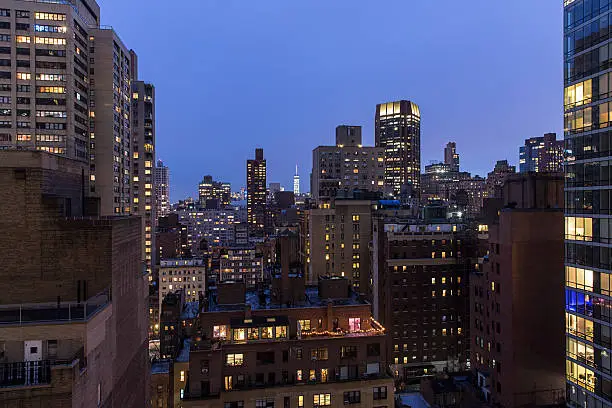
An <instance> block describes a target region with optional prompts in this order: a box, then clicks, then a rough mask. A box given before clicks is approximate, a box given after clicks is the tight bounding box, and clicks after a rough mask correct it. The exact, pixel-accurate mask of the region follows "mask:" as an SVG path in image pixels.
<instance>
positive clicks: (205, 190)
mask: <svg viewBox="0 0 612 408" xmlns="http://www.w3.org/2000/svg"><path fill="white" fill-rule="evenodd" d="M198 194H199V199H200V205H201V206H203V207H206V208H219V207H221V206H226V205H230V204H231V202H232V186H231V184H230V183H225V182H221V181H215V180H213V177H212V176H204V178H203V179H202V181H201V182H200V185H199V186H198Z"/></svg>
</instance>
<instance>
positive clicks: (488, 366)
mask: <svg viewBox="0 0 612 408" xmlns="http://www.w3.org/2000/svg"><path fill="white" fill-rule="evenodd" d="M563 187H564V185H563V175H562V174H559V173H557V174H550V173H548V174H546V173H520V174H516V175H510V176H508V178H507V179H506V181H505V183H504V185H503V187H502V189H501V198H502V199H501V200H499V201H498V202H497V211H495V209H494V210H493V211H489V212H488V213H489V214H490V216H489V219H488V220H485V222H487V224H485V225H486V228H482V229H483V230H488V249H489V254H488V256H487V257H486V258H485V259H484V262H483V263H482V265H481V267H480V268H479V269H480V270H479V271H477V272H475V273H474V274H472V276H471V278H470V286H471V288H470V310H472V318H471V319H470V325H471V329H470V332H471V337H472V339H471V362H472V369H473V371H474V373H475V374H476V375H477V377H478V386H479V387H480V389H481V391H482V393H483V394H484V395H485V396H486V398H487V399H488V400H490V401H491V402H492V403H494V404H499V406H502V407H514V406H522V405H524V404H528V403H534V404H536V405H546V404H554V403H558V402H559V401H560V400H561V399H563V397H564V392H565V376H564V374H565V373H564V366H563V364H564V361H563V356H564V355H565V347H566V344H565V338H564V336H563V334H564V326H563V309H564V306H563V305H564V292H563V283H564V280H563V277H564V274H563V270H564V266H563V257H564V249H563V204H564V197H563ZM488 204H489V203H488V200H487V203H486V204H485V206H488ZM572 292H573V291H570V292H568V293H569V298H570V299H571V298H572V294H571V293H572ZM573 293H574V295H573V296H574V299H575V297H576V295H575V294H576V292H573ZM571 307H574V308H575V307H576V304H575V303H568V308H571ZM571 324H572V320H571V318H568V326H570V327H571ZM570 333H571V331H570ZM576 344H578V343H576V341H575V340H574V338H573V336H571V335H568V336H567V346H568V350H569V349H570V348H571V347H572V346H573V345H576ZM580 344H583V343H580ZM585 350H587V352H585V351H583V352H582V353H583V354H582V355H581V356H580V357H579V358H585V359H587V361H588V359H589V355H588V349H585ZM591 350H592V348H591ZM591 352H592V351H591ZM591 358H592V355H591ZM584 379H585V380H587V378H586V377H585V378H584Z"/></svg>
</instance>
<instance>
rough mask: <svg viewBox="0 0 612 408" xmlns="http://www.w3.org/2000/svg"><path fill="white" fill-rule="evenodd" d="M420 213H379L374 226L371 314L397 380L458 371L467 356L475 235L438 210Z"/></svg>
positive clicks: (465, 226)
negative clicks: (380, 327) (379, 326)
mask: <svg viewBox="0 0 612 408" xmlns="http://www.w3.org/2000/svg"><path fill="white" fill-rule="evenodd" d="M425 210H426V211H425V218H424V219H415V218H414V217H412V216H411V215H407V216H405V215H404V214H403V213H402V210H393V209H391V210H389V211H382V212H378V213H377V215H376V219H375V220H374V223H373V224H374V232H373V240H372V246H373V254H372V259H373V260H372V263H373V264H372V284H373V307H374V317H375V318H376V319H377V320H379V321H380V322H381V324H382V325H383V326H385V327H387V330H388V333H389V335H388V346H387V348H386V350H387V361H389V363H390V364H391V369H392V370H393V371H394V373H395V375H396V378H397V379H398V380H400V381H406V380H410V379H414V378H415V377H421V376H423V375H432V374H435V373H442V372H444V371H451V372H452V371H460V370H464V369H465V368H466V364H467V362H468V358H469V354H468V353H467V351H468V350H469V347H470V344H469V341H468V339H469V335H468V334H467V329H468V328H469V308H468V304H467V302H466V296H467V295H468V288H469V286H468V276H469V271H470V269H471V268H472V267H473V265H472V263H473V261H475V259H476V257H475V253H474V252H475V248H476V246H475V237H471V233H470V231H469V229H468V226H467V224H464V223H463V222H462V221H461V220H458V219H449V218H447V209H446V208H445V207H436V206H431V207H426V209H425ZM430 214H431V215H430Z"/></svg>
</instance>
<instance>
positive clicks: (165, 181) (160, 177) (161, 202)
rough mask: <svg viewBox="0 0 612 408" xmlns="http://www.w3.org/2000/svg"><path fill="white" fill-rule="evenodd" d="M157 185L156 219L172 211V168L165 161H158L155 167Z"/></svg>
mask: <svg viewBox="0 0 612 408" xmlns="http://www.w3.org/2000/svg"><path fill="white" fill-rule="evenodd" d="M154 172H155V177H154V181H155V183H154V185H155V212H156V216H155V218H156V219H159V217H165V216H166V215H168V213H169V212H170V170H169V169H168V167H167V166H164V162H163V161H161V160H158V161H157V165H156V166H155V169H154Z"/></svg>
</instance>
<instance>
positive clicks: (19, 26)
mask: <svg viewBox="0 0 612 408" xmlns="http://www.w3.org/2000/svg"><path fill="white" fill-rule="evenodd" d="M15 29H16V30H17V31H28V30H29V29H30V25H29V24H26V23H16V24H15Z"/></svg>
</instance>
